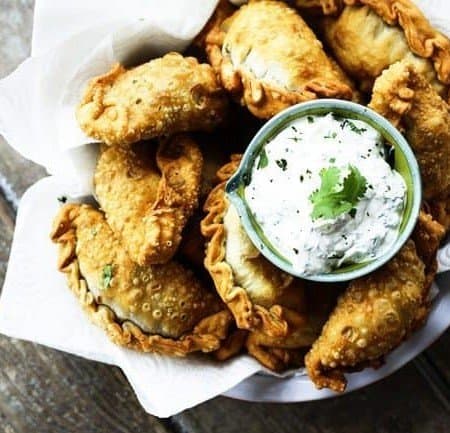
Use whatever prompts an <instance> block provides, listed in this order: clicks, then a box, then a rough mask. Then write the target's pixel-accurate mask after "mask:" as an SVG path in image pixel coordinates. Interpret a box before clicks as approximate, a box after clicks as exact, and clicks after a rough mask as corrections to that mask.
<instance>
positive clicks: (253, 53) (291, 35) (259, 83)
mask: <svg viewBox="0 0 450 433" xmlns="http://www.w3.org/2000/svg"><path fill="white" fill-rule="evenodd" d="M206 45H207V53H208V56H209V59H210V62H211V64H212V65H213V67H214V68H215V69H216V70H217V72H218V74H219V76H220V77H221V80H222V84H223V85H224V87H225V88H226V89H227V90H228V91H230V92H231V93H232V94H233V95H234V97H235V98H236V99H238V100H239V101H240V102H241V104H242V105H246V106H247V107H248V109H249V110H250V111H251V112H252V113H253V114H254V115H255V116H257V117H260V118H269V117H271V116H273V115H274V114H276V113H278V112H279V111H281V110H283V109H284V108H287V107H289V106H291V105H294V104H296V103H299V102H303V101H308V100H311V99H316V98H318V97H336V98H343V99H351V98H352V96H353V92H352V89H351V83H350V81H349V80H348V79H347V78H346V77H345V76H344V74H343V73H342V71H340V70H339V68H338V67H337V66H336V65H335V64H333V63H332V62H331V61H330V59H329V58H328V57H327V55H326V54H325V52H324V51H323V48H322V44H321V42H320V41H319V40H318V39H317V38H316V36H315V35H314V33H313V32H312V30H311V29H310V28H309V27H308V25H307V24H306V23H305V22H304V21H303V19H302V18H301V17H300V16H299V15H298V14H297V13H296V12H295V10H293V9H291V8H289V7H288V6H287V5H286V4H285V3H283V2H277V1H266V0H265V1H258V2H251V3H249V4H248V5H245V6H242V7H241V8H240V9H239V10H238V11H236V12H235V13H234V14H233V15H232V16H231V17H229V18H227V19H226V20H224V21H223V22H222V23H221V24H220V28H219V29H217V28H215V29H212V30H211V32H210V35H208V36H207V37H206Z"/></svg>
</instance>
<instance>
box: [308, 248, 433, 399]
mask: <svg viewBox="0 0 450 433" xmlns="http://www.w3.org/2000/svg"><path fill="white" fill-rule="evenodd" d="M428 290H429V286H428V284H427V283H426V277H425V266H424V264H423V262H422V260H420V258H419V257H418V255H417V252H416V248H415V245H414V242H413V241H412V240H409V241H408V242H407V243H406V244H405V246H404V247H403V248H402V249H401V250H400V252H399V253H398V254H397V255H396V256H395V257H394V258H393V259H392V260H391V261H389V262H388V263H387V264H386V265H384V266H383V267H382V268H380V269H379V270H377V271H375V272H373V273H372V274H370V275H368V276H366V277H362V278H359V279H357V280H354V281H352V282H351V283H350V285H349V287H348V289H347V290H346V291H345V292H344V294H343V295H342V296H341V297H340V298H339V300H338V303H337V305H336V308H335V309H334V311H333V312H332V313H331V316H330V317H329V319H328V321H327V322H326V324H325V326H324V328H323V330H322V333H321V335H320V337H319V338H318V339H317V340H316V341H315V342H314V344H313V346H312V348H311V350H310V351H309V352H308V354H307V355H306V357H305V364H306V368H307V371H308V374H309V376H310V378H311V380H312V381H313V382H314V384H315V385H316V387H317V388H324V387H328V388H331V389H333V390H335V391H339V392H342V391H344V389H345V386H346V380H345V377H344V372H345V371H349V370H352V369H355V368H358V367H364V366H366V365H373V364H374V363H377V362H378V361H379V359H380V358H382V357H383V356H384V355H386V354H387V353H389V352H390V351H391V350H393V349H394V348H395V347H397V346H398V345H399V344H400V343H401V342H402V341H403V340H405V339H406V338H408V336H409V335H410V334H411V332H413V331H414V330H415V329H416V328H417V327H418V326H419V325H421V324H422V323H423V321H424V320H425V318H426V316H427V312H428Z"/></svg>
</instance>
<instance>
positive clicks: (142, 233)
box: [94, 135, 203, 265]
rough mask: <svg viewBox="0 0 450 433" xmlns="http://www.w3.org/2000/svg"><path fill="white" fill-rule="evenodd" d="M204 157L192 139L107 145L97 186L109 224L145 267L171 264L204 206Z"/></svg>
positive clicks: (102, 153)
mask: <svg viewBox="0 0 450 433" xmlns="http://www.w3.org/2000/svg"><path fill="white" fill-rule="evenodd" d="M202 161H203V159H202V154H201V152H200V149H199V147H198V145H197V144H196V143H195V142H194V141H193V140H192V139H191V138H189V137H188V136H186V135H177V136H174V137H172V138H169V139H167V140H161V141H160V143H159V144H158V146H154V145H153V143H151V144H149V143H145V142H140V143H136V144H134V145H131V146H103V149H102V151H101V154H100V157H99V160H98V162H97V168H96V170H95V176H94V183H95V194H96V197H97V200H98V201H99V203H100V206H101V208H102V210H103V211H104V212H105V214H106V218H107V220H108V224H109V225H110V226H111V228H112V230H113V231H114V232H115V233H116V234H117V235H118V236H120V238H121V239H122V244H123V245H124V247H126V249H127V250H128V253H129V255H130V258H131V259H132V260H133V261H135V262H136V263H138V264H140V265H144V264H158V263H166V262H167V261H169V260H170V259H171V258H172V257H173V255H174V254H175V252H176V250H177V248H178V245H179V244H180V242H181V233H182V231H183V228H184V226H185V225H186V222H187V220H188V218H189V217H190V216H191V215H192V213H193V211H194V209H195V208H196V207H197V205H198V196H199V191H200V183H201V171H202Z"/></svg>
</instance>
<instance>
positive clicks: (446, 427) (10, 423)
mask: <svg viewBox="0 0 450 433" xmlns="http://www.w3.org/2000/svg"><path fill="white" fill-rule="evenodd" d="M32 15H33V0H0V59H1V60H0V77H3V76H5V75H7V74H8V73H10V72H11V71H12V70H13V69H14V68H15V67H16V66H17V65H18V64H19V63H20V62H21V61H22V60H23V59H24V58H26V57H27V56H28V55H29V50H30V37H31V29H32ZM24 127H26V125H24ZM44 175H45V172H44V170H43V169H42V168H40V167H38V166H36V165H34V164H32V163H30V162H27V161H25V160H24V159H23V158H21V157H20V156H19V155H17V154H16V153H15V152H14V151H13V150H12V149H10V148H9V147H8V145H7V144H6V143H5V141H4V140H2V139H1V137H0V287H1V286H2V282H3V279H4V276H5V271H6V267H7V263H8V255H9V246H10V243H11V239H12V235H13V230H14V219H15V214H16V211H17V206H18V203H19V201H20V197H21V196H22V194H23V193H24V191H25V190H26V189H27V188H28V187H29V186H30V185H31V184H33V183H34V182H35V181H36V180H38V179H40V178H41V177H43V176H44ZM449 347H450V333H449V332H447V333H446V334H445V335H444V336H443V337H441V338H440V339H439V340H438V341H437V342H436V343H435V344H434V345H433V346H431V347H430V348H429V349H428V350H427V351H426V352H425V353H423V354H422V355H421V356H419V357H418V358H416V359H415V360H414V361H413V362H411V363H409V364H408V365H406V366H405V367H404V368H402V369H401V370H400V371H398V372H397V373H395V374H393V375H392V376H391V377H389V378H387V379H385V380H383V381H382V382H380V383H377V384H374V385H372V386H369V387H367V388H365V389H363V390H361V391H357V392H354V393H352V394H349V395H346V396H343V397H340V398H335V399H331V400H325V401H322V402H313V403H306V404H289V405H288V404H285V405H276V404H253V403H246V402H241V401H235V400H231V399H227V398H224V397H219V398H216V399H214V400H212V401H209V402H207V403H205V404H202V405H200V406H198V407H196V408H194V409H191V410H187V411H185V412H183V413H182V414H180V415H177V416H174V417H172V418H169V419H157V418H155V417H153V416H150V415H147V414H146V413H145V412H144V411H143V409H142V408H141V407H140V405H139V404H138V402H137V400H136V398H135V396H134V394H133V391H132V389H131V388H130V386H129V384H128V382H127V380H126V379H125V378H124V376H123V375H122V373H121V371H120V370H119V369H118V368H115V367H111V366H107V365H103V364H100V363H96V362H90V361H86V360H84V359H80V358H77V357H75V356H71V355H67V354H65V353H61V352H58V351H56V350H52V349H48V348H45V347H42V346H38V345H35V344H32V343H26V342H22V341H17V340H14V339H10V338H7V337H4V336H0V433H13V432H17V433H19V432H20V433H41V432H42V433H54V432H55V433H57V432H58V433H59V432H61V433H62V432H64V433H68V432H77V433H90V432H107V433H115V432H121V433H125V432H130V433H131V432H134V433H137V432H139V433H140V432H154V433H169V432H174V433H185V432H186V433H191V432H192V433H193V432H195V433H212V432H226V433H234V432H236V433H237V432H242V431H252V432H261V433H265V432H267V433H269V432H270V433H274V432H282V433H288V432H300V431H301V432H302V433H310V432H311V433H319V432H323V433H325V432H355V433H356V432H357V433H366V432H384V433H394V432H395V433H397V432H398V433H400V432H401V433H408V432H423V433H428V432H442V433H445V432H450V411H449V408H450V386H449V383H450V368H449V363H450V351H449Z"/></svg>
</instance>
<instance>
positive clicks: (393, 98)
mask: <svg viewBox="0 0 450 433" xmlns="http://www.w3.org/2000/svg"><path fill="white" fill-rule="evenodd" d="M449 86H450V41H449V39H448V38H446V37H445V36H444V35H442V34H441V33H439V32H438V31H436V30H435V29H433V27H431V25H430V24H429V23H428V21H427V20H426V19H425V18H424V16H423V15H422V13H421V12H420V11H419V10H418V9H417V7H416V6H414V4H413V3H412V2H411V1H410V0H307V1H304V0H297V1H294V2H291V3H290V4H288V2H283V1H269V0H262V1H251V2H250V3H249V4H247V5H244V6H241V7H240V8H235V7H234V6H232V5H231V4H230V3H228V2H227V1H225V0H223V1H221V2H220V3H219V5H218V7H217V10H216V12H215V13H214V15H213V16H212V17H211V19H210V21H209V22H208V24H207V25H206V27H205V28H204V29H203V31H202V32H201V34H200V35H198V37H197V39H196V40H195V41H194V43H193V45H192V46H191V47H190V48H189V49H188V55H187V56H184V55H182V54H179V53H169V54H166V55H165V56H164V57H161V58H158V59H153V60H151V61H150V62H148V63H146V64H143V65H139V66H137V67H132V68H126V67H124V66H123V65H116V66H114V67H113V68H112V70H111V71H110V72H108V73H106V74H105V75H103V76H100V77H96V78H94V79H93V80H92V81H91V83H90V84H89V85H88V87H87V89H86V90H85V93H84V95H80V104H79V107H78V109H77V112H76V117H77V120H78V122H79V125H80V127H81V129H82V130H83V131H84V132H85V133H86V134H87V135H89V136H91V137H93V138H95V139H96V140H99V141H101V142H102V143H103V144H101V145H100V150H99V158H98V161H97V166H96V169H95V175H94V179H93V181H94V185H95V195H94V197H95V200H96V202H97V204H96V205H95V206H92V205H89V204H79V203H70V204H65V205H64V206H62V208H61V210H60V212H59V214H58V215H57V216H56V219H55V221H54V226H53V231H52V234H51V238H52V240H53V241H54V242H56V243H57V244H58V245H59V259H58V267H59V269H60V271H62V272H64V273H65V274H66V275H67V279H68V282H69V286H70V288H71V289H72V291H73V292H74V293H75V295H76V296H77V297H78V299H79V301H80V302H81V304H82V305H83V307H84V309H85V310H86V312H87V313H88V315H89V316H90V318H91V319H92V320H93V321H94V322H95V323H96V324H98V325H99V326H101V327H102V328H103V329H104V330H105V331H106V332H107V334H108V335H109V337H110V338H111V339H112V340H113V341H114V342H115V343H117V344H120V345H124V346H126V347H129V348H133V349H136V350H140V351H143V352H157V353H162V354H168V355H177V356H183V355H187V354H189V353H191V352H204V353H209V354H212V355H213V356H214V357H215V358H216V359H217V360H219V361H223V360H226V359H228V358H230V357H232V356H235V355H237V354H239V353H242V352H247V353H249V354H250V355H251V356H253V357H255V358H256V359H258V360H259V361H260V362H261V364H262V365H264V366H265V367H267V368H269V369H272V370H277V371H282V370H285V369H287V368H291V367H298V366H303V365H305V366H306V369H307V371H308V374H309V375H310V377H311V380H312V381H313V382H314V383H315V384H316V386H317V387H319V388H320V387H329V388H331V389H334V390H336V391H343V390H344V389H345V384H346V381H345V378H344V373H345V372H348V371H355V370H358V369H361V368H364V367H366V366H377V365H379V364H380V362H381V361H382V359H383V357H384V356H385V355H386V354H388V353H389V352H390V351H391V350H392V349H394V348H395V347H396V346H398V345H399V344H400V343H401V342H402V341H403V340H404V339H406V338H408V336H409V335H410V334H411V333H412V332H413V331H414V330H415V329H416V328H417V327H419V326H421V325H422V324H423V323H424V320H425V319H426V317H427V314H428V310H429V288H430V285H431V282H432V281H433V279H434V275H435V273H436V267H437V265H436V252H437V249H438V247H439V244H440V242H441V240H442V238H443V237H444V235H445V233H446V231H447V230H448V229H449V228H450V198H449V197H450V158H449V156H450V114H449V113H450V108H449V105H448V96H449V93H448V89H449ZM324 97H327V98H343V99H348V100H354V101H357V102H360V103H362V104H367V105H369V106H370V107H371V108H372V109H374V110H375V111H377V112H379V113H380V114H382V115H383V116H385V117H386V118H387V119H389V120H390V121H391V122H392V123H393V124H394V125H395V126H396V127H397V128H399V129H400V131H401V132H402V133H403V134H404V135H405V136H406V138H407V139H408V141H409V143H410V145H411V147H412V148H413V150H414V152H415V154H416V157H417V159H418V162H419V166H420V169H421V172H422V178H423V183H424V199H425V201H424V203H423V209H422V211H421V213H420V217H419V220H418V223H417V226H416V229H415V231H414V233H413V235H412V237H411V239H410V240H409V241H408V242H407V243H406V244H405V245H404V247H403V248H402V249H401V251H400V252H399V253H398V254H397V255H396V257H394V258H393V259H392V260H391V261H390V262H389V263H388V264H386V265H385V266H384V267H382V268H381V269H379V270H377V271H375V272H374V273H372V274H371V275H369V276H366V277H363V278H360V279H358V280H354V281H351V282H350V283H348V284H341V285H333V284H318V283H312V282H309V281H306V280H301V279H299V278H294V277H293V276H291V275H288V274H286V273H285V272H283V271H281V270H280V269H278V268H276V267H275V266H274V265H273V264H271V263H270V262H268V261H267V260H266V259H265V258H264V257H263V256H261V254H260V253H259V252H258V250H257V249H256V248H255V247H254V245H253V244H252V242H251V241H250V239H249V238H248V237H247V235H246V233H245V230H244V228H243V227H242V225H241V223H240V220H239V216H238V214H237V212H236V209H235V208H234V207H233V205H232V204H231V203H230V201H229V200H228V199H227V195H226V193H225V184H226V181H227V180H228V179H229V178H230V177H231V175H232V174H233V173H234V172H235V170H236V169H237V167H238V165H239V161H240V153H242V152H243V151H244V150H245V147H246V145H247V144H248V142H249V139H250V138H251V136H252V135H253V134H254V133H255V132H256V131H257V129H258V128H259V127H260V126H261V125H262V123H263V120H264V119H268V118H270V117H272V116H273V115H275V114H276V113H278V112H279V111H281V110H283V109H285V108H287V107H289V106H291V105H293V104H296V103H299V102H302V101H308V100H311V99H315V98H324ZM303 145H306V146H307V145H308V144H307V143H304V144H303Z"/></svg>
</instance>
